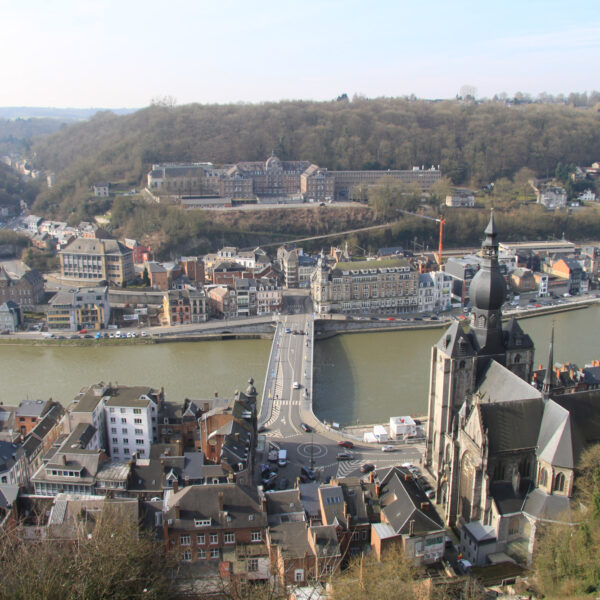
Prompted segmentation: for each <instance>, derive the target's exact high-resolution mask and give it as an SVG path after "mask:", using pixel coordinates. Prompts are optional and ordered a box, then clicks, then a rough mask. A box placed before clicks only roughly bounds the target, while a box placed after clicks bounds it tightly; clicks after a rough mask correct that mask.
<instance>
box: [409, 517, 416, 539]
mask: <svg viewBox="0 0 600 600" xmlns="http://www.w3.org/2000/svg"><path fill="white" fill-rule="evenodd" d="M408 535H409V537H413V536H414V535H415V521H414V519H412V520H411V521H409V523H408Z"/></svg>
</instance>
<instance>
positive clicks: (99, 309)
mask: <svg viewBox="0 0 600 600" xmlns="http://www.w3.org/2000/svg"><path fill="white" fill-rule="evenodd" d="M109 320H110V302H109V300H108V286H104V287H91V288H77V289H76V290H70V291H59V292H58V293H57V294H56V295H55V296H54V297H53V298H52V299H51V300H50V303H49V304H48V308H47V309H46V322H47V324H48V329H49V330H52V331H61V330H62V331H79V330H80V329H90V330H96V331H98V330H100V329H104V328H105V327H106V326H107V325H108V322H109Z"/></svg>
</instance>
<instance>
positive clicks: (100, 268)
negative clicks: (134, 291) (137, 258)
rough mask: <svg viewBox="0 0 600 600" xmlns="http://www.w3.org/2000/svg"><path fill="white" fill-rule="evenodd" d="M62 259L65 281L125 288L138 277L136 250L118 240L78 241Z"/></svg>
mask: <svg viewBox="0 0 600 600" xmlns="http://www.w3.org/2000/svg"><path fill="white" fill-rule="evenodd" d="M58 257H59V260H60V276H61V278H63V279H69V280H72V281H77V282H81V283H88V284H90V285H94V284H95V283H98V282H99V281H108V282H109V283H114V284H116V285H124V284H126V283H128V282H130V281H131V280H133V279H134V278H135V271H134V268H133V258H132V251H131V249H130V248H127V247H126V246H124V245H123V244H121V243H120V242H117V241H116V240H96V239H86V238H77V239H75V240H73V241H72V242H71V243H70V244H69V245H68V246H67V247H66V248H64V249H63V250H61V251H60V252H59V253H58Z"/></svg>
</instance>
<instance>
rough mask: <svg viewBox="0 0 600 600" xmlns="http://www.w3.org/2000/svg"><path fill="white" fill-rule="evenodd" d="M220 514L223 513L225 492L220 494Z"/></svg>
mask: <svg viewBox="0 0 600 600" xmlns="http://www.w3.org/2000/svg"><path fill="white" fill-rule="evenodd" d="M219 512H223V492H219Z"/></svg>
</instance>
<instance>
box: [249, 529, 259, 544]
mask: <svg viewBox="0 0 600 600" xmlns="http://www.w3.org/2000/svg"><path fill="white" fill-rule="evenodd" d="M250 541H251V542H262V532H261V531H253V532H252V533H251V534H250Z"/></svg>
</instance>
